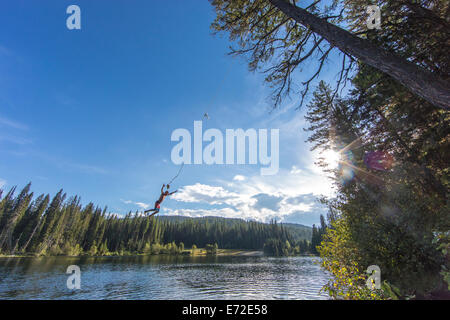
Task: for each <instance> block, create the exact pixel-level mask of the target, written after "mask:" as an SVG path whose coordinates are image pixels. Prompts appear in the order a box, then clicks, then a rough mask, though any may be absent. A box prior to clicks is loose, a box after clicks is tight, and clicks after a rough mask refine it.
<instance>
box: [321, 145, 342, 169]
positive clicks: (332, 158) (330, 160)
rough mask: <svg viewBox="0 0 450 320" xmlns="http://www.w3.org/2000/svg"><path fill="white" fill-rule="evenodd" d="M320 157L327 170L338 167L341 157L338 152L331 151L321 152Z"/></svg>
mask: <svg viewBox="0 0 450 320" xmlns="http://www.w3.org/2000/svg"><path fill="white" fill-rule="evenodd" d="M321 157H323V159H324V160H325V162H326V164H327V165H328V167H329V168H331V169H335V168H337V166H338V165H339V160H340V159H341V155H340V154H339V152H336V151H333V150H326V151H324V152H322V154H321Z"/></svg>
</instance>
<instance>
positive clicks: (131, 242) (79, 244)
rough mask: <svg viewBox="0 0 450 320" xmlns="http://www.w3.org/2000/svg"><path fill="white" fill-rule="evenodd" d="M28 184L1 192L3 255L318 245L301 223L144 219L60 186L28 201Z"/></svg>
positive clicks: (303, 249) (305, 248)
mask: <svg viewBox="0 0 450 320" xmlns="http://www.w3.org/2000/svg"><path fill="white" fill-rule="evenodd" d="M30 187H31V184H28V185H27V186H26V187H25V188H24V189H23V190H22V191H21V192H20V193H19V194H18V195H17V196H15V191H16V188H15V187H14V188H12V189H11V190H10V191H9V192H8V193H7V194H6V195H5V196H4V197H3V198H2V192H1V191H0V253H2V254H35V255H81V254H87V255H109V254H117V255H122V254H138V253H145V254H158V253H172V254H177V253H181V252H182V251H183V250H184V247H185V246H186V247H192V246H194V245H195V246H196V247H199V248H201V247H203V248H205V247H208V245H209V246H214V245H215V246H216V247H219V248H228V249H252V250H260V249H263V248H264V249H265V251H266V252H267V253H269V254H275V255H291V254H303V253H309V252H311V251H312V252H313V253H314V249H313V250H312V248H315V245H316V244H317V243H315V244H314V246H312V243H311V241H309V240H307V239H308V238H307V237H309V239H311V238H310V235H311V229H310V228H308V227H305V226H299V227H300V228H294V227H292V226H290V227H284V226H283V225H282V224H277V223H276V222H271V223H269V224H266V223H260V222H254V221H244V220H240V219H225V218H214V217H207V218H196V219H190V218H185V219H177V218H173V219H170V218H169V217H162V218H160V217H157V216H156V217H152V218H148V217H145V216H141V215H140V214H138V213H135V214H132V213H131V212H130V213H128V214H127V215H125V216H124V217H119V216H117V215H115V214H109V213H107V209H106V208H104V209H102V208H100V207H96V206H95V205H94V204H93V203H89V204H88V205H86V206H84V207H83V206H82V205H81V203H80V198H79V197H78V196H75V197H70V198H68V199H66V198H67V196H66V194H65V193H64V192H63V191H62V190H60V191H59V192H58V193H57V194H56V195H55V196H54V197H53V198H52V199H50V196H49V195H40V196H39V197H37V198H36V199H34V200H33V193H32V192H30ZM294 229H295V230H294ZM314 230H315V228H314V229H313V233H314V232H315V231H314ZM313 238H314V236H313ZM314 242H316V241H314ZM278 243H280V244H283V246H286V244H289V248H291V249H290V250H286V249H283V248H284V247H283V248H281V247H280V249H278V248H277V245H278ZM271 248H272V249H271Z"/></svg>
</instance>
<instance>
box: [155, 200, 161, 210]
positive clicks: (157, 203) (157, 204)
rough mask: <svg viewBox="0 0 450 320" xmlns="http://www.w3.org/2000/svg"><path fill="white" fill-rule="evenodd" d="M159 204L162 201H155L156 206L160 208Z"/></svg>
mask: <svg viewBox="0 0 450 320" xmlns="http://www.w3.org/2000/svg"><path fill="white" fill-rule="evenodd" d="M159 204H160V203H159V202H158V201H156V202H155V208H156V209H160V207H159Z"/></svg>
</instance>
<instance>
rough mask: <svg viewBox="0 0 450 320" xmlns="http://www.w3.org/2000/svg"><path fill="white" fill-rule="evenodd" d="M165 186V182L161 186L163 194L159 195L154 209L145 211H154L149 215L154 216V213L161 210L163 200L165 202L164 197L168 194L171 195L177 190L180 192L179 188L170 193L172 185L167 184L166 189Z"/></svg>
mask: <svg viewBox="0 0 450 320" xmlns="http://www.w3.org/2000/svg"><path fill="white" fill-rule="evenodd" d="M164 187H166V185H165V184H163V186H162V187H161V195H160V196H159V199H158V200H156V202H155V207H154V208H153V209H150V210H146V211H144V213H148V212H152V211H154V212H153V213H152V214H151V215H149V217H151V216H153V215H155V214H157V213H158V212H159V209H160V205H161V202H163V201H164V199H165V198H166V197H167V196H171V195H173V194H174V193H175V192H178V190H175V191H174V192H170V193H169V188H170V185H167V187H166V191H164Z"/></svg>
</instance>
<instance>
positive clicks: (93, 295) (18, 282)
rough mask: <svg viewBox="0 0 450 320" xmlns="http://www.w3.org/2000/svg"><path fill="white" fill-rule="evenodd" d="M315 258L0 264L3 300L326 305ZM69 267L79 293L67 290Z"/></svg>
mask: <svg viewBox="0 0 450 320" xmlns="http://www.w3.org/2000/svg"><path fill="white" fill-rule="evenodd" d="M317 260H318V258H315V257H283V258H274V257H264V256H260V257H248V256H203V257H192V256H163V255H159V256H128V257H43V258H31V257H30V258H0V299H221V300H223V299H308V300H309V299H327V298H328V297H327V296H326V294H324V293H320V292H319V291H320V289H321V287H322V286H323V285H324V284H325V283H326V282H327V279H328V276H327V274H326V273H325V272H324V271H322V270H321V269H320V267H319V266H318V264H317V263H315V262H316V261H317ZM69 265H78V266H79V267H80V270H81V288H80V289H74V290H70V289H68V288H67V286H66V282H67V279H68V277H69V274H66V269H67V267H68V266H69Z"/></svg>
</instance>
